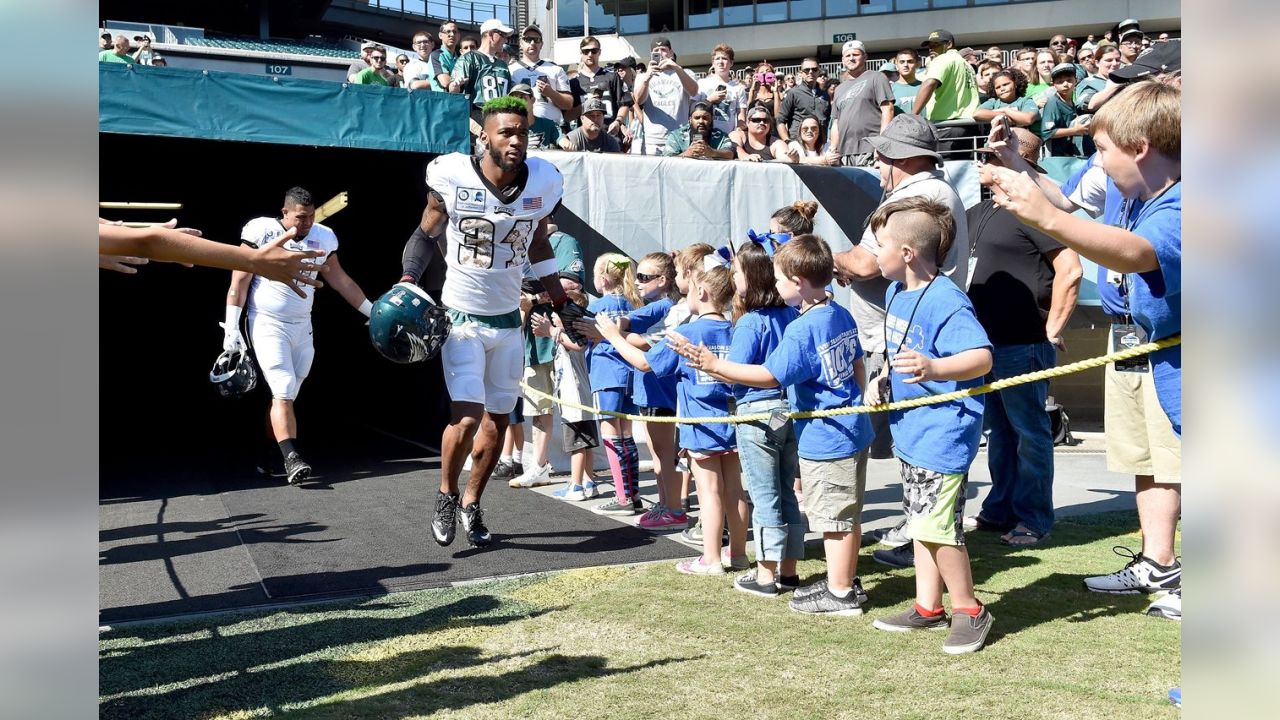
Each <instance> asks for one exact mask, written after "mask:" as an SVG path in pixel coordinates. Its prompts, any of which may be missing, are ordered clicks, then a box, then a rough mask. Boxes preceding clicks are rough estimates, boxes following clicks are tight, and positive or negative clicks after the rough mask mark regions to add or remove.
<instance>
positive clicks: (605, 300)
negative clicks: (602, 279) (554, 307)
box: [587, 294, 632, 392]
mask: <svg viewBox="0 0 1280 720" xmlns="http://www.w3.org/2000/svg"><path fill="white" fill-rule="evenodd" d="M587 309H588V310H590V311H591V312H593V313H595V314H596V315H606V316H608V317H610V318H613V319H614V320H617V319H618V318H620V317H625V316H626V314H627V313H629V312H631V303H630V302H629V301H628V300H627V299H626V298H625V297H623V296H621V295H612V294H611V295H605V296H604V297H602V298H600V299H599V300H596V301H595V302H593V303H591V304H590V305H588V306H587ZM587 367H588V368H589V370H588V374H589V375H590V376H591V391H592V392H595V391H597V390H630V388H631V370H632V368H631V365H630V364H629V363H628V362H627V361H626V360H624V359H623V358H622V355H621V354H619V353H618V351H617V349H616V348H614V347H613V345H612V344H611V343H608V342H598V343H596V344H594V345H592V346H591V349H590V350H589V351H588V352H587Z"/></svg>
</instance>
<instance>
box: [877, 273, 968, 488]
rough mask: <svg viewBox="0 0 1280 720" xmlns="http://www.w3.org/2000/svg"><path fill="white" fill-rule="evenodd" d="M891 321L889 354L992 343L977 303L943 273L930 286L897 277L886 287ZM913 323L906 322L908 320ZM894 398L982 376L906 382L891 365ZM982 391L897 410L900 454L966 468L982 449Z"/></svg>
mask: <svg viewBox="0 0 1280 720" xmlns="http://www.w3.org/2000/svg"><path fill="white" fill-rule="evenodd" d="M885 307H886V308H887V312H886V314H887V318H888V319H887V326H886V333H885V347H886V348H888V350H889V360H890V362H892V361H893V358H894V356H895V355H897V353H898V349H899V346H901V349H902V350H915V351H916V352H919V353H920V354H922V355H925V356H927V357H929V358H934V359H936V358H945V357H951V356H952V355H957V354H959V353H962V352H964V351H966V350H973V349H974V348H987V349H991V341H990V340H989V339H987V333H986V331H985V330H983V329H982V325H981V324H979V323H978V316H977V314H976V313H975V312H974V310H973V304H972V303H970V302H969V297H968V296H967V295H965V294H964V291H963V290H961V289H960V288H958V287H956V284H955V283H953V282H951V280H950V279H949V278H947V277H946V276H945V275H939V276H938V277H936V278H935V279H934V280H933V283H932V284H931V285H929V286H927V287H923V288H919V289H916V290H910V291H908V290H906V289H905V288H904V287H903V285H902V283H899V282H895V283H892V284H890V285H889V289H888V290H886V291H885ZM908 322H910V323H911V327H910V328H908V327H907V323H908ZM889 378H890V381H891V382H892V383H893V399H894V400H895V401H896V400H910V399H912V398H918V397H926V396H929V395H941V394H943V393H949V392H954V391H956V390H963V389H965V388H971V387H977V386H979V385H981V384H983V382H984V379H983V378H982V377H976V378H973V379H972V380H962V381H957V380H932V381H929V382H922V383H912V384H907V383H906V382H904V380H905V379H906V376H904V375H903V374H902V373H899V372H895V371H893V370H892V369H891V370H890V373H889ZM983 405H984V400H983V398H982V396H981V395H979V396H977V397H967V398H963V399H961V400H953V401H951V402H947V403H941V404H938V405H925V406H923V407H916V408H909V409H907V410H893V411H890V413H889V428H890V430H891V431H892V433H893V444H894V450H895V452H896V454H897V456H898V457H900V458H902V459H903V460H905V461H906V462H908V463H910V464H911V465H915V466H916V467H921V468H925V469H927V470H933V471H934V472H941V473H967V472H969V465H970V464H972V463H973V459H974V458H975V457H977V455H978V442H979V440H980V439H981V437H982V408H983Z"/></svg>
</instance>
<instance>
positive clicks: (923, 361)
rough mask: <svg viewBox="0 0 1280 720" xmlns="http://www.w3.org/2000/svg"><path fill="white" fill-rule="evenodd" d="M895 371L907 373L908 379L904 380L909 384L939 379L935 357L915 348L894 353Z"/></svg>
mask: <svg viewBox="0 0 1280 720" xmlns="http://www.w3.org/2000/svg"><path fill="white" fill-rule="evenodd" d="M893 371H894V372H896V373H900V374H902V375H906V376H907V379H906V380H903V382H905V383H908V384H914V383H922V382H928V381H929V380H937V379H938V377H937V374H936V373H935V372H934V368H933V359H932V358H930V357H928V356H927V355H921V354H920V353H919V352H916V351H915V350H903V351H901V352H899V353H898V354H897V355H894V356H893Z"/></svg>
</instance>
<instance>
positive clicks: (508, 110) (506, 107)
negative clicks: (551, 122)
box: [480, 95, 529, 126]
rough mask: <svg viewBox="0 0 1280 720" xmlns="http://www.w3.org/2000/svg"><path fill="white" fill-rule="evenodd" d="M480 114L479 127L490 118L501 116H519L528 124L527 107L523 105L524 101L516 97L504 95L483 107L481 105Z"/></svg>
mask: <svg viewBox="0 0 1280 720" xmlns="http://www.w3.org/2000/svg"><path fill="white" fill-rule="evenodd" d="M480 113H481V118H480V125H481V126H483V125H484V124H485V123H487V122H489V118H490V117H492V116H494V115H501V114H509V115H519V116H520V117H522V118H525V121H526V122H528V117H529V106H528V105H525V103H524V101H523V100H521V99H520V98H518V97H511V96H510V95H504V96H502V97H496V98H494V99H492V100H490V101H489V102H487V103H485V104H484V105H481V106H480Z"/></svg>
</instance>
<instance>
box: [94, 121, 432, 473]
mask: <svg viewBox="0 0 1280 720" xmlns="http://www.w3.org/2000/svg"><path fill="white" fill-rule="evenodd" d="M99 141H100V144H99V153H100V158H101V161H100V163H99V165H100V170H99V173H100V175H99V186H100V188H101V191H100V199H101V200H104V201H128V202H177V203H182V205H183V208H182V209H181V210H179V211H176V212H174V211H136V210H101V211H100V215H102V216H103V217H107V218H109V219H120V220H126V221H146V222H164V221H165V220H168V219H169V218H170V217H174V216H176V217H177V218H178V221H179V223H180V225H181V226H184V227H194V228H199V229H200V230H202V231H203V232H204V234H205V236H206V237H208V238H212V239H215V240H218V241H221V242H236V243H238V242H239V238H240V230H241V228H242V227H243V226H244V224H245V223H246V222H247V221H249V220H250V219H252V218H255V217H261V216H272V217H279V211H280V208H281V205H282V204H283V203H282V200H283V198H284V194H285V191H286V190H288V189H289V188H290V187H293V186H295V185H298V186H301V187H304V188H306V189H307V190H309V191H310V192H311V193H312V195H313V196H314V197H315V198H316V203H317V206H319V205H320V204H323V203H324V202H325V201H326V200H328V199H329V198H331V197H333V196H334V195H337V194H338V193H340V192H343V191H346V192H347V193H348V197H349V204H348V206H347V207H346V208H345V209H343V210H342V211H341V212H339V213H337V214H336V215H334V216H333V217H331V218H330V219H328V220H326V221H325V224H326V225H328V226H329V227H331V228H332V229H333V230H334V232H335V233H336V234H337V236H338V241H339V243H340V245H339V250H338V257H339V259H340V260H341V262H342V266H343V268H344V269H345V270H346V271H347V273H348V274H349V275H350V276H351V277H352V279H354V280H355V281H356V283H357V284H359V286H360V287H361V289H363V290H364V292H365V294H366V295H367V296H368V297H369V298H370V299H371V300H373V299H377V298H378V296H380V295H381V294H382V293H383V292H385V291H386V290H387V289H388V288H390V287H391V285H392V284H394V283H395V282H396V281H397V279H398V278H399V276H400V255H401V251H402V249H403V246H404V242H405V240H406V239H407V238H408V237H409V234H410V233H411V232H412V230H413V228H414V227H415V226H416V224H417V223H418V221H419V219H420V218H421V215H422V209H423V207H424V205H425V202H426V193H425V189H424V187H423V181H422V178H423V172H424V170H425V167H426V163H427V162H428V161H429V160H430V159H431V158H432V157H434V156H432V155H424V154H417V153H405V152H390V151H378V150H368V149H343V148H332V147H307V146H297V145H276V144H263V143H247V142H226V141H217V140H195V139H178V138H168V137H158V136H145V135H124V134H113V133H101V134H100V135H99ZM121 171H123V172H121ZM229 281H230V272H228V271H223V270H216V269H210V268H200V267H196V268H184V267H182V266H179V265H171V264H165V263H154V262H153V263H151V264H149V265H146V266H144V267H141V268H140V269H139V272H138V273H137V274H136V275H122V274H119V273H113V272H100V273H99V283H100V285H99V313H98V314H99V326H100V328H101V336H100V337H101V341H100V346H99V362H100V365H99V379H100V387H101V389H100V401H101V404H100V407H101V410H100V412H101V418H100V421H101V422H100V426H101V430H100V436H99V437H100V447H101V450H100V459H99V464H100V468H101V478H102V490H103V496H104V497H105V496H109V495H110V489H109V486H110V484H111V483H112V482H113V481H118V480H122V479H124V478H130V477H136V476H138V475H152V474H154V473H155V472H157V471H158V472H163V473H181V472H182V469H183V468H194V467H199V468H200V469H201V471H202V472H207V471H211V470H218V469H221V468H225V469H226V470H227V471H229V472H236V473H243V472H244V471H245V470H246V469H247V470H249V471H252V469H253V466H254V463H255V460H256V458H257V457H258V454H259V453H260V452H261V451H262V449H263V448H264V447H270V445H269V442H268V440H267V435H266V424H265V417H266V413H267V409H268V406H269V404H270V393H269V391H268V390H267V388H266V385H265V383H263V382H261V379H260V381H259V383H258V387H257V388H255V389H254V390H253V392H252V393H251V394H250V395H249V396H248V397H245V398H241V399H236V400H228V399H224V398H221V397H219V396H218V394H217V393H216V391H215V390H214V388H213V385H212V384H211V383H210V382H209V380H208V374H209V369H210V367H211V366H212V365H213V362H214V360H215V359H216V358H217V356H218V354H219V353H220V352H221V342H222V329H221V328H220V327H218V323H219V322H220V321H221V320H222V318H223V316H224V308H225V296H226V291H227V286H228V283H229ZM312 321H313V328H314V333H315V345H316V357H315V363H314V365H313V367H312V370H311V374H310V375H309V377H308V378H307V380H306V382H305V384H304V385H303V387H302V391H301V393H300V395H299V398H298V401H297V406H296V409H297V416H298V427H299V438H300V440H299V443H300V447H302V448H318V447H324V448H325V449H326V451H327V452H329V453H334V452H340V453H343V454H345V455H349V456H350V457H351V458H352V459H358V458H359V457H360V456H362V455H368V457H369V458H370V459H375V458H376V459H386V457H387V454H388V453H399V454H402V456H403V457H406V458H408V457H422V456H426V455H432V454H434V452H433V451H432V450H430V449H427V448H424V447H415V446H414V445H412V444H410V443H407V442H400V441H394V440H390V439H389V436H388V433H390V434H394V435H395V436H398V437H401V438H405V439H408V440H411V441H413V442H416V443H421V444H423V445H426V446H429V447H431V448H434V447H436V446H438V444H439V440H440V433H441V431H442V429H443V428H444V426H445V424H446V423H447V420H448V395H447V392H446V391H445V388H444V381H443V377H442V374H441V367H440V360H439V358H436V359H435V360H432V361H430V362H428V363H419V364H415V365H397V364H394V363H391V362H389V361H387V360H385V359H384V358H382V357H381V356H380V355H378V353H377V352H376V351H375V350H374V348H373V346H372V344H371V343H370V341H369V335H368V330H367V327H366V326H365V320H364V318H363V317H362V316H361V315H360V314H359V313H357V312H356V311H355V310H354V309H352V308H351V307H350V306H349V305H347V303H346V302H345V301H344V300H343V299H342V298H341V296H339V295H338V294H337V293H336V292H334V291H333V290H332V289H331V288H328V287H326V288H323V289H321V290H319V292H318V294H317V296H316V300H315V307H314V310H313V313H312Z"/></svg>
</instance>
